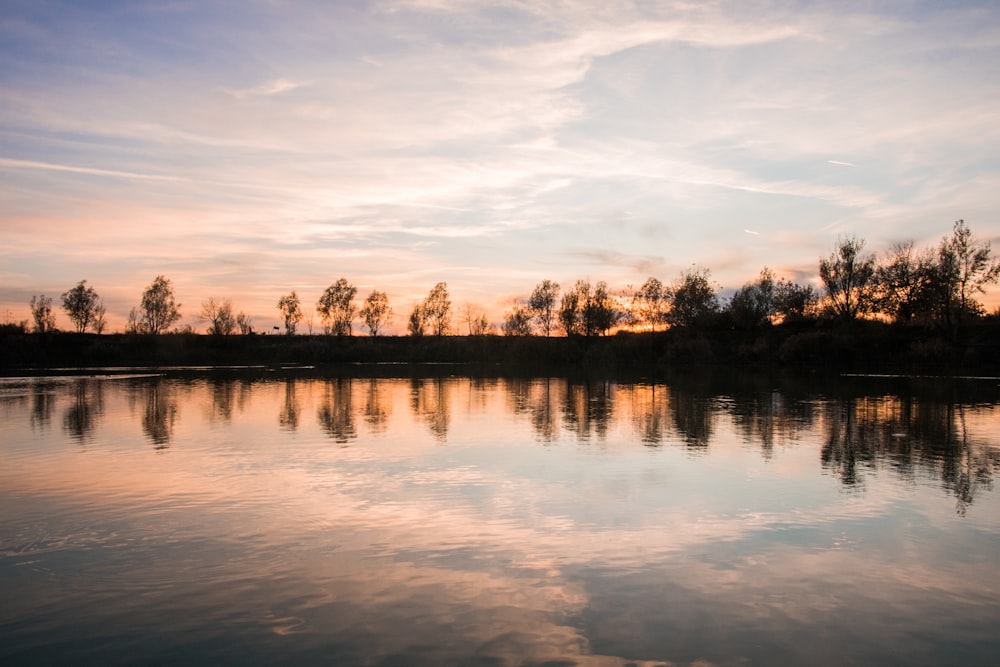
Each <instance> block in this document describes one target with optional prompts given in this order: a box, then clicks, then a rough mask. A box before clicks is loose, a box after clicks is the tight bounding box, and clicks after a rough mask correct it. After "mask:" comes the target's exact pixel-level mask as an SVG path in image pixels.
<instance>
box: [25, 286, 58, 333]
mask: <svg viewBox="0 0 1000 667" xmlns="http://www.w3.org/2000/svg"><path fill="white" fill-rule="evenodd" d="M31 319H33V320H34V321H35V333H40V334H43V333H47V332H49V331H54V330H55V328H56V314H55V313H54V312H53V311H52V298H51V297H47V296H45V295H44V294H42V295H41V296H37V297H35V296H33V297H31Z"/></svg>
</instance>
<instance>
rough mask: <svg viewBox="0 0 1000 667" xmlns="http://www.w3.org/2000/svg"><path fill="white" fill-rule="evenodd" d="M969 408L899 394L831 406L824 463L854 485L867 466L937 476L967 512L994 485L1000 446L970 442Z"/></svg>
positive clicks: (906, 474) (907, 474) (912, 475)
mask: <svg viewBox="0 0 1000 667" xmlns="http://www.w3.org/2000/svg"><path fill="white" fill-rule="evenodd" d="M966 410H967V408H966V407H965V406H963V405H960V404H955V403H941V402H936V401H919V400H917V399H914V398H910V397H907V398H899V397H896V396H880V397H862V398H850V399H844V400H840V401H835V402H832V403H830V404H829V405H828V406H827V415H826V420H827V429H828V431H827V437H826V442H825V444H824V447H823V451H822V462H823V466H824V467H825V468H827V469H828V470H831V471H833V472H834V473H835V474H836V475H837V477H838V478H839V479H840V480H841V481H842V482H843V483H844V484H846V485H848V486H856V485H858V484H859V483H860V482H861V481H862V473H863V472H864V470H865V469H866V468H867V469H869V470H875V469H877V468H879V467H888V468H889V469H891V470H892V471H893V472H894V473H895V474H896V475H899V476H902V477H904V478H907V479H915V478H916V477H917V475H918V474H919V473H922V474H924V475H930V476H933V477H937V478H939V479H940V480H941V485H942V487H943V488H944V489H946V490H947V491H949V492H950V493H952V494H953V495H954V496H955V498H956V500H957V508H958V511H959V512H960V513H964V512H965V511H966V509H967V508H968V506H969V505H971V504H972V503H973V501H974V500H975V497H976V494H977V493H978V492H979V491H980V490H982V489H988V488H991V487H992V483H993V472H994V470H995V469H996V468H997V467H998V466H1000V449H998V448H997V447H995V446H993V445H992V444H990V443H977V442H972V441H970V438H969V433H968V429H967V426H966Z"/></svg>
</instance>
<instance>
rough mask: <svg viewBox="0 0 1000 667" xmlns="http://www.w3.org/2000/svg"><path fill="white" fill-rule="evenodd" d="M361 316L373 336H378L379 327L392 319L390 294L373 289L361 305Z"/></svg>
mask: <svg viewBox="0 0 1000 667" xmlns="http://www.w3.org/2000/svg"><path fill="white" fill-rule="evenodd" d="M361 318H362V319H363V320H364V321H365V326H366V327H368V331H369V332H371V335H372V336H377V335H378V332H379V329H381V328H382V327H383V326H385V325H386V324H388V323H389V321H390V320H391V319H392V308H390V307H389V296H388V295H387V294H386V293H385V292H379V291H378V290H372V293H371V294H369V295H368V297H367V298H366V299H365V303H364V305H363V306H361Z"/></svg>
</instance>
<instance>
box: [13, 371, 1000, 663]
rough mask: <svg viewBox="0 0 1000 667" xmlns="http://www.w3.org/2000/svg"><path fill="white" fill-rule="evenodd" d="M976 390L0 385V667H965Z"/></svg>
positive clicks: (263, 379) (981, 452) (549, 384)
mask: <svg viewBox="0 0 1000 667" xmlns="http://www.w3.org/2000/svg"><path fill="white" fill-rule="evenodd" d="M998 385H1000V380H997V379H992V380H991V379H958V380H946V379H935V378H887V377H883V378H870V377H869V378H864V377H862V378H833V379H823V380H820V379H815V378H814V379H807V380H802V379H799V380H794V379H790V380H778V379H774V378H769V377H761V376H749V377H725V378H712V377H709V376H706V375H704V374H702V373H700V372H698V371H692V372H691V373H689V374H686V375H682V376H679V377H677V378H675V379H672V380H669V381H663V382H652V381H614V380H579V381H577V380H568V379H563V378H541V379H512V378H488V379H482V378H470V377H426V378H386V377H379V378H360V379H359V378H356V377H355V378H333V379H329V378H317V377H288V378H283V377H267V376H263V374H259V376H258V377H254V378H249V377H247V378H241V377H237V376H235V375H233V374H230V375H229V376H226V377H222V376H212V375H209V374H202V375H201V376H187V377H185V376H181V375H177V376H173V377H171V376H160V375H142V374H135V375H130V376H95V377H57V376H53V377H36V378H7V379H5V380H0V591H2V593H3V595H2V596H0V663H3V664H5V665H37V664H65V665H83V664H101V665H108V664H151V665H152V664H155V665H179V664H190V663H205V664H231V665H247V664H278V663H283V664H315V663H322V664H331V665H483V666H486V665H490V666H499V665H550V666H555V665H602V666H623V665H746V664H754V665H802V664H808V665H849V664H857V665H874V664H879V665H893V664H896V665H992V664H996V661H997V659H998V658H997V656H1000V632H998V628H1000V568H998V563H1000V499H998V494H997V493H996V492H995V491H994V489H993V480H994V477H995V475H996V472H997V469H998V466H1000V407H998V406H1000V391H998Z"/></svg>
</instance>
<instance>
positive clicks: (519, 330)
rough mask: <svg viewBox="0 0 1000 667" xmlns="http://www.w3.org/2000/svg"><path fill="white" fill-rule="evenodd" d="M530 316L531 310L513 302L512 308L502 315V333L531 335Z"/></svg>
mask: <svg viewBox="0 0 1000 667" xmlns="http://www.w3.org/2000/svg"><path fill="white" fill-rule="evenodd" d="M531 317H532V316H531V312H530V311H529V310H528V309H527V308H525V307H524V306H522V305H521V304H519V303H515V304H514V307H513V309H511V311H510V312H508V313H506V314H505V315H504V320H503V335H504V336H529V335H531ZM546 335H547V334H546Z"/></svg>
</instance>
